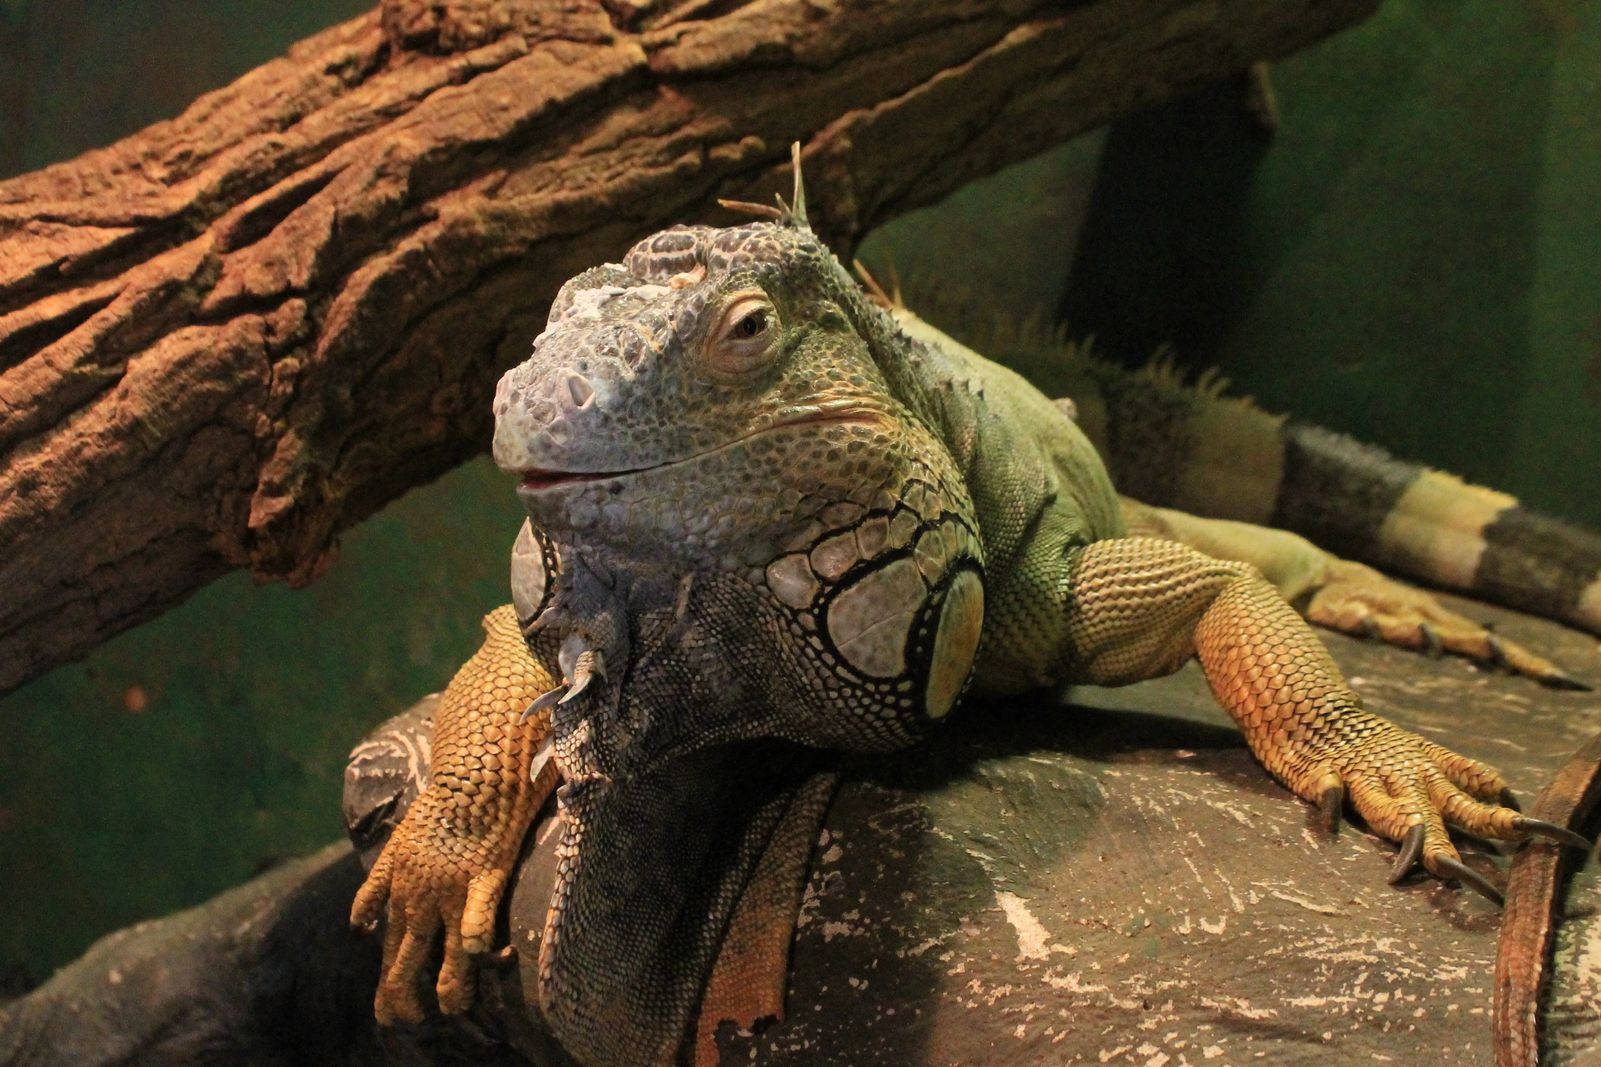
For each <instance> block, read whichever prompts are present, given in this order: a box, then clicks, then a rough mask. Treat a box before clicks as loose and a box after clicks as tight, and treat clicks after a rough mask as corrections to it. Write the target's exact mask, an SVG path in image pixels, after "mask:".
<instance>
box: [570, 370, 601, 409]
mask: <svg viewBox="0 0 1601 1067" xmlns="http://www.w3.org/2000/svg"><path fill="white" fill-rule="evenodd" d="M567 395H568V396H570V397H572V400H573V407H575V408H581V407H583V406H584V405H585V404H588V403H589V401H590V400H591V399H592V398H593V397H594V395H595V387H594V386H592V385H590V384H589V379H588V378H585V377H584V376H583V375H581V374H569V375H568V376H567Z"/></svg>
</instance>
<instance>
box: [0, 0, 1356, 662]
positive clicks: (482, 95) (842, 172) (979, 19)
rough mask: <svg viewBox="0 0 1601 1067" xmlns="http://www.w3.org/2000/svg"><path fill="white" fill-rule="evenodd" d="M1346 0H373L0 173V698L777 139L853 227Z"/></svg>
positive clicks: (284, 525) (336, 483)
mask: <svg viewBox="0 0 1601 1067" xmlns="http://www.w3.org/2000/svg"><path fill="white" fill-rule="evenodd" d="M1375 6H1376V4H1375V0H1293V2H1286V3H1268V2H1267V0H1222V2H1221V3H1219V2H1215V0H1163V2H1159V3H1149V2H1144V0H1138V2H1137V0H1091V2H1084V3H1079V4H1075V5H1063V4H1061V3H1053V2H1046V0H915V2H914V0H903V2H898V3H873V4H868V3H860V2H855V0H605V2H604V3H598V2H595V0H567V2H564V3H535V2H533V0H521V2H512V0H455V2H452V3H445V4H441V3H420V2H417V0H388V2H386V3H385V4H383V6H382V7H381V8H379V9H378V10H375V11H374V12H372V13H371V14H369V15H367V16H366V17H363V18H360V19H356V20H354V21H351V22H348V23H345V24H344V25H341V26H337V27H335V28H333V29H331V30H328V31H327V32H325V33H322V34H319V35H317V36H315V37H313V38H310V39H308V40H307V41H305V42H303V43H301V44H300V45H298V46H296V47H295V48H294V49H292V50H291V51H290V52H289V54H288V55H287V56H286V57H284V58H282V59H279V60H276V61H274V62H272V63H268V64H267V65H265V66H263V67H261V68H259V69H257V70H255V71H253V72H252V73H250V74H247V75H246V76H244V77H243V78H241V79H240V80H239V81H237V82H235V83H234V84H233V85H230V86H228V87H227V88H224V89H221V90H219V91H217V92H214V93H211V94H208V95H206V96H204V97H201V98H200V99H199V100H197V101H196V102H195V103H194V104H193V105H192V106H191V107H190V108H189V110H188V111H186V112H185V113H184V114H183V115H181V116H179V117H178V118H177V119H174V120H172V121H170V122H164V123H160V124H158V125H155V126H152V127H150V128H149V129H146V130H144V131H142V132H141V133H138V134H136V135H134V136H132V137H130V138H128V139H126V140H124V141H121V142H119V143H117V144H115V145H112V146H111V147H109V148H106V149H103V150H100V151H95V152H90V153H88V154H86V155H84V156H81V157H79V158H78V159H75V160H73V161H71V162H68V163H64V164H61V165H58V166H54V167H50V168H47V169H45V170H42V171H38V172H36V173H33V174H28V175H24V176H21V177H18V178H15V179H12V180H10V181H7V182H4V183H0V544H3V545H4V546H5V551H4V553H3V554H0V588H3V589H5V590H6V593H7V596H6V598H5V600H4V601H3V602H0V692H4V691H6V690H9V689H11V688H14V687H15V686H17V685H19V684H21V683H22V682H23V681H26V680H27V679H28V678H30V677H32V676H34V675H37V674H39V673H41V672H42V671H44V670H46V669H47V668H49V667H51V666H53V665H54V664H57V663H60V662H62V661H64V660H66V659H70V658H72V657H74V656H78V655H81V654H82V653H84V652H85V651H87V650H88V649H90V648H92V647H93V646H94V645H96V644H97V643H99V642H100V641H102V640H104V639H105V638H107V637H109V636H111V635H112V634H115V633H117V632H118V631H120V630H123V629H125V628H126V627H128V626H131V625H133V624H134V623H137V622H139V621H141V620H143V619H146V618H149V617H151V616H153V615H155V614H157V613H158V612H160V611H161V610H162V609H164V608H166V607H168V606H169V605H171V604H173V603H175V602H176V601H178V600H181V599H182V598H183V597H185V596H186V595H187V594H189V593H190V592H192V591H193V590H195V589H196V588H198V587H199V586H200V585H202V584H203V583H205V582H207V581H209V580H211V579H212V578H214V577H216V576H218V575H220V574H222V573H223V572H225V571H226V570H228V569H230V568H233V567H248V568H249V569H250V570H251V571H252V573H254V574H255V575H256V576H257V577H258V578H260V579H263V580H266V579H275V578H283V579H287V580H288V581H289V582H291V583H293V584H303V583H306V582H309V581H311V580H312V579H313V578H315V577H316V576H317V574H318V573H320V571H321V570H322V569H323V568H324V567H325V566H326V565H327V563H328V561H329V559H330V557H331V554H332V552H333V548H334V544H335V539H336V537H337V535H338V533H339V531H340V530H342V529H343V528H345V527H347V526H349V525H350V524H351V523H353V522H355V521H357V520H359V519H361V518H362V517H364V516H366V515H367V514H369V513H371V512H372V511H373V510H375V509H376V508H378V507H379V506H381V505H382V504H383V503H385V502H386V501H388V500H390V499H392V498H394V497H395V496H397V495H399V494H400V493H401V492H403V491H404V490H405V489H407V488H409V487H410V486H413V485H416V484H418V483H420V482H423V481H426V480H427V479H429V478H432V477H435V476H436V475H438V474H440V473H442V472H443V471H445V470H447V469H448V468H449V467H451V466H452V465H454V464H456V463H458V462H460V461H461V460H463V459H465V458H467V457H468V456H470V455H472V454H473V453H475V452H477V451H478V450H480V449H481V448H483V447H484V445H485V443H486V442H487V441H488V440H489V429H490V420H489V414H488V411H489V397H490V396H491V394H492V392H493V385H494V382H495V380H496V378H497V377H498V375H499V374H500V372H501V371H502V370H503V369H504V368H505V367H507V366H509V365H511V364H512V363H514V362H515V361H516V360H518V359H519V358H521V356H522V355H523V353H525V352H526V351H527V349H528V345H529V342H530V340H531V339H532V337H533V336H534V335H535V334H536V333H537V332H538V330H539V328H540V326H541V325H542V320H543V317H544V314H545V310H546V307H547V306H548V303H549V300H550V298H551V297H552V296H553V295H554V293H555V291H556V288H557V287H558V286H559V285H560V283H561V282H562V281H563V280H565V279H566V278H567V277H568V276H570V275H572V274H574V273H576V272H577V271H578V270H580V269H582V268H584V267H587V266H590V265H592V264H594V263H597V262H601V261H604V260H607V259H613V258H616V257H617V256H618V255H619V253H621V252H622V251H623V250H624V249H625V248H626V247H627V245H628V244H629V243H630V242H631V241H633V240H634V239H636V238H638V237H640V236H641V235H643V234H645V233H648V232H649V231H651V230H654V229H657V228H659V227H661V226H663V225H665V224H668V223H670V222H672V221H675V220H683V219H704V220H717V219H720V218H721V219H724V220H725V221H726V219H727V217H726V216H724V215H720V214H719V212H718V209H716V208H715V207H714V206H713V203H714V200H715V198H717V197H734V198H745V199H766V198H767V197H768V196H769V195H770V193H771V192H772V191H775V190H776V189H778V188H779V187H780V185H781V184H782V182H783V180H784V177H785V175H784V171H785V166H784V160H785V158H786V149H787V145H788V144H789V142H790V141H791V140H795V139H799V140H801V141H803V142H804V144H805V155H806V161H807V165H808V168H809V170H808V179H809V182H810V183H811V185H812V187H813V188H814V189H815V193H814V197H813V206H814V215H815V221H816V223H817V224H818V226H819V229H820V230H822V231H823V232H824V233H825V234H826V235H827V236H828V237H830V238H831V239H832V240H833V241H834V242H835V244H836V246H837V247H841V248H845V249H848V248H849V247H850V246H852V245H853V243H854V242H855V241H856V240H857V239H858V238H859V237H860V236H861V235H862V234H863V233H864V232H865V231H866V230H867V229H868V228H870V227H872V226H874V225H876V224H878V223H880V222H882V221H884V220H885V219H887V218H889V217H891V216H892V215H894V214H896V213H898V212H901V211H904V210H906V209H908V208H911V207H915V206H918V205H921V204H926V203H929V202H931V201H933V200H935V199H937V198H938V197H940V196H942V195H944V194H946V193H948V192H950V191H951V190H953V189H955V188H957V187H958V186H960V185H961V184H963V183H964V182H966V181H968V180H970V179H972V178H974V177H977V176H978V175H981V174H984V173H987V172H989V171H992V170H995V169H997V168H998V167H1000V166H1003V165H1005V164H1007V163H1011V162H1014V161H1016V160H1020V159H1023V158H1025V157H1027V156H1029V155H1032V154H1034V153H1036V152H1039V151H1040V150H1042V149H1044V148H1045V147H1047V146H1048V145H1050V144H1051V143H1053V142H1056V141H1060V140H1062V139H1064V138H1067V137H1069V136H1071V135H1073V134H1075V133H1077V132H1079V131H1081V130H1084V129H1086V128H1089V127H1091V126H1094V125H1096V124H1098V123H1102V122H1105V121H1107V120H1108V119H1110V118H1113V117H1115V116H1117V115H1119V114H1122V113H1126V112H1128V111H1130V110H1132V109H1135V108H1137V107H1140V106H1143V105H1146V104H1149V103H1151V102H1153V101H1155V100H1159V99H1162V98H1165V97H1168V96H1171V95H1173V94H1174V93H1177V92H1180V91H1183V90H1185V89H1187V88H1190V87H1192V86H1194V85H1196V84H1199V83H1201V82H1204V81H1207V80H1211V79H1215V78H1218V77H1221V76H1224V75H1228V74H1232V73H1235V72H1238V71H1240V70H1243V69H1245V68H1246V67H1247V66H1248V65H1249V64H1250V63H1251V62H1253V61H1255V60H1259V59H1263V58H1268V57H1273V56H1277V55H1280V54H1282V53H1284V52H1287V51H1290V50H1292V49H1294V48H1296V47H1299V46H1301V45H1304V44H1307V43H1309V42H1310V41H1313V40H1315V39H1317V38H1319V37H1321V36H1323V35H1325V34H1327V33H1329V32H1331V31H1333V30H1335V29H1337V28H1339V27H1341V26H1343V25H1346V24H1348V23H1350V22H1353V21H1355V20H1356V19H1358V18H1360V17H1362V16H1364V15H1366V14H1367V13H1369V12H1370V11H1371V10H1372V9H1373V7H1375Z"/></svg>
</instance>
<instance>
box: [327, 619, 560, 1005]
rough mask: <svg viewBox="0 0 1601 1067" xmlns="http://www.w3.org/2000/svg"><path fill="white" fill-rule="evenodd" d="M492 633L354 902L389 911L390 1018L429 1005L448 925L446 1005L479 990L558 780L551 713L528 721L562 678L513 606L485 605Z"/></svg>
mask: <svg viewBox="0 0 1601 1067" xmlns="http://www.w3.org/2000/svg"><path fill="white" fill-rule="evenodd" d="M484 634H485V637H484V643H483V646H482V647H481V648H479V650H478V652H477V653H476V654H474V656H473V657H472V658H471V659H469V660H468V661H467V662H466V663H465V664H464V665H463V666H462V668H461V670H459V671H458V672H457V673H456V676H455V677H454V678H453V679H451V682H450V685H449V687H448V688H446V690H445V692H444V695H443V698H442V699H441V701H440V704H439V711H438V713H437V717H436V720H435V723H434V734H433V755H432V759H431V763H430V774H431V776H432V782H431V784H430V785H429V786H428V788H427V789H426V790H425V791H424V792H423V793H422V794H421V795H420V796H418V797H417V799H416V800H415V801H414V802H413V803H412V805H411V808H410V810H408V811H407V812H406V817H405V818H404V819H403V820H402V821H401V823H400V825H399V826H397V827H395V829H394V832H393V833H392V834H391V835H390V838H389V841H388V842H387V843H386V844H385V845H384V849H383V852H382V853H380V854H379V856H378V861H377V862H376V863H374V864H373V868H372V871H371V873H370V874H368V876H367V881H366V882H365V884H363V885H362V887H361V890H360V891H359V892H358V893H357V894H356V901H355V904H354V906H353V907H352V908H351V912H350V921H351V923H352V924H353V925H355V926H357V927H359V928H363V929H367V930H373V929H376V928H377V925H378V920H379V918H380V916H382V917H383V918H384V922H385V929H384V955H383V973H382V978H381V979H380V981H379V984H378V993H377V997H376V999H375V1001H374V1005H373V1006H374V1012H375V1014H376V1015H377V1018H378V1021H379V1023H381V1024H385V1025H388V1024H392V1023H395V1022H415V1021H417V1020H420V1019H421V1018H422V1016H423V1005H422V1002H421V1000H420V999H419V997H418V978H419V976H420V975H421V973H422V970H423V967H424V965H425V964H426V963H427V962H428V958H429V954H430V950H431V949H432V947H433V944H434V942H435V941H436V940H437V938H438V937H439V932H440V930H441V929H443V930H444V935H445V953H444V962H443V964H442V966H441V967H440V969H439V979H438V982H437V983H436V985H435V991H436V992H437V994H438V997H439V1007H440V1009H441V1010H443V1011H445V1012H460V1011H464V1010H466V1008H467V1006H468V1005H469V1004H470V1003H471V1002H472V997H473V985H474V984H473V970H472V959H471V957H472V956H473V955H475V954H478V953H483V952H486V951H488V950H489V948H490V943H491V940H492V938H493V936H494V928H495V914H496V912H497V911H498V909H499V907H500V898H501V895H502V894H503V893H504V891H505V888H506V882H507V879H508V878H509V877H510V876H511V872H512V869H513V867H514V866H515V865H516V863H517V855H518V852H519V850H520V848H521V846H522V840H523V837H524V836H525V835H526V834H527V832H528V826H529V824H530V823H531V822H532V821H533V818H534V816H535V814H537V813H538V811H539V807H540V805H541V804H543V803H544V801H545V798H546V797H548V796H549V795H550V793H551V791H552V790H553V789H555V787H556V783H557V773H556V766H555V763H554V761H553V760H551V759H549V758H548V750H544V752H542V751H541V750H542V748H543V746H544V744H545V740H546V738H547V736H548V735H549V733H550V717H549V714H548V713H546V714H542V715H538V716H534V717H532V718H530V719H528V720H527V721H524V720H523V711H524V710H525V709H526V708H527V707H528V706H529V704H530V703H531V702H533V701H534V699H535V698H536V697H538V696H540V695H542V694H543V693H545V692H547V691H549V690H551V689H553V688H555V686H556V684H557V682H556V679H555V678H553V677H552V674H551V672H550V671H549V670H547V669H546V668H545V667H544V666H542V665H541V664H540V663H539V662H538V661H537V660H535V659H534V658H533V657H532V656H531V655H530V654H529V652H528V647H527V645H526V644H525V643H524V641H523V635H522V633H521V631H520V630H519V629H518V626H517V618H516V614H515V612H514V611H513V610H512V608H511V606H510V605H507V606H504V607H500V608H496V609H495V610H494V611H492V612H490V613H489V614H488V615H486V616H484Z"/></svg>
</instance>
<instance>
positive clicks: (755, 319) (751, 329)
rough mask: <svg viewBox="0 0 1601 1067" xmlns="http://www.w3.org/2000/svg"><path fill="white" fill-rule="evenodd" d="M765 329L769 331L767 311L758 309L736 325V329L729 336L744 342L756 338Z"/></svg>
mask: <svg viewBox="0 0 1601 1067" xmlns="http://www.w3.org/2000/svg"><path fill="white" fill-rule="evenodd" d="M765 329H767V309H766V308H757V309H756V310H755V311H752V312H750V313H749V314H747V315H746V316H745V317H744V318H742V319H740V320H739V321H738V322H736V323H734V328H733V329H732V330H730V331H729V335H730V336H732V337H737V338H740V339H741V340H744V339H747V338H751V337H755V336H756V335H757V334H759V333H761V332H762V331H763V330H765Z"/></svg>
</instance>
